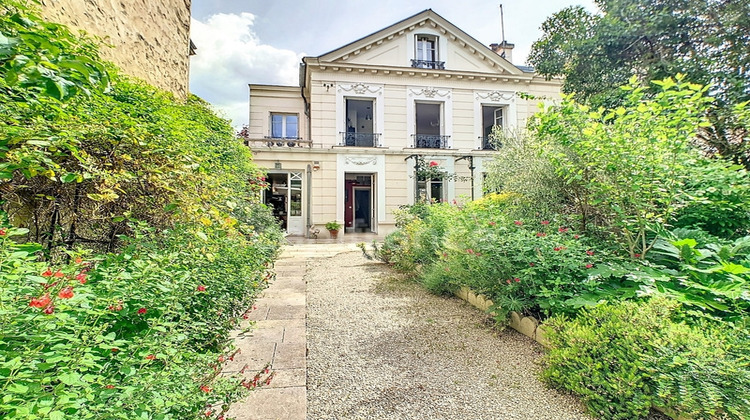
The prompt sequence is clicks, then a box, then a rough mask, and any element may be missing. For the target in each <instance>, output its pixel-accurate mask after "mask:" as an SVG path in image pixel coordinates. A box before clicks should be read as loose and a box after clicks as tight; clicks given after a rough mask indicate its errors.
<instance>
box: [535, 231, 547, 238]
mask: <svg viewBox="0 0 750 420" xmlns="http://www.w3.org/2000/svg"><path fill="white" fill-rule="evenodd" d="M536 236H537V238H544V237H545V236H547V234H546V233H544V232H537V233H536Z"/></svg>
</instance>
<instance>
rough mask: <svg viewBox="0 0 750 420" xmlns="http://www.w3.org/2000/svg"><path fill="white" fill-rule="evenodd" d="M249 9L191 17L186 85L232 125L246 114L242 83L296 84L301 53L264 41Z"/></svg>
mask: <svg viewBox="0 0 750 420" xmlns="http://www.w3.org/2000/svg"><path fill="white" fill-rule="evenodd" d="M254 21H255V16H254V15H253V14H251V13H240V14H225V13H220V14H215V15H213V16H210V17H209V18H208V19H206V20H205V22H201V21H198V20H196V19H193V20H192V23H191V25H192V27H191V30H190V37H191V39H192V40H193V42H194V43H195V45H196V46H197V48H198V49H197V55H195V56H193V57H192V58H191V62H190V91H191V92H192V93H194V94H196V95H198V96H200V97H202V98H203V99H205V100H207V101H208V102H210V103H211V104H213V105H214V106H215V107H216V108H217V109H218V110H219V111H221V112H222V113H223V114H224V116H225V117H226V118H229V119H231V120H232V125H234V126H235V127H239V126H241V125H243V124H247V122H248V121H247V120H248V88H247V85H248V83H263V84H275V85H291V86H296V85H297V84H298V80H299V78H298V72H299V63H300V61H301V59H302V57H303V54H297V53H295V52H294V51H290V50H283V49H278V48H275V47H272V46H270V45H264V44H263V42H262V40H261V39H259V38H258V36H257V35H256V34H255V32H254V30H253V23H254Z"/></svg>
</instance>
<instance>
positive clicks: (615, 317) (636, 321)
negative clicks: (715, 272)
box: [542, 298, 750, 419]
mask: <svg viewBox="0 0 750 420" xmlns="http://www.w3.org/2000/svg"><path fill="white" fill-rule="evenodd" d="M680 316H681V315H680V310H679V304H678V303H677V302H675V301H673V300H667V299H664V298H658V299H652V300H650V301H648V302H645V303H641V302H638V303H636V302H621V303H617V304H607V305H601V306H598V307H596V308H593V309H590V310H585V311H584V312H583V313H582V314H580V316H578V317H577V318H575V319H573V320H568V319H566V318H565V317H563V316H556V317H553V318H551V319H549V320H548V321H547V322H546V323H545V325H546V327H547V331H548V334H547V338H548V339H549V341H550V343H551V349H550V351H549V353H548V354H547V355H546V356H545V358H544V365H545V368H544V371H543V375H542V376H543V378H544V379H546V380H547V381H549V382H550V383H551V384H553V385H555V386H558V387H561V388H564V389H568V390H570V391H573V392H575V393H576V394H578V395H581V396H582V397H583V399H584V401H585V402H586V404H587V406H588V407H589V410H590V411H591V413H592V414H593V415H595V416H597V417H601V418H608V419H633V418H642V417H644V416H646V414H647V413H648V411H649V408H650V407H651V406H652V405H655V406H658V407H663V408H667V409H672V410H676V411H678V412H681V413H683V414H686V415H689V416H692V417H693V418H716V417H718V416H721V415H726V416H727V417H729V418H732V419H742V418H747V417H748V416H749V415H750V398H749V397H748V396H750V365H748V358H747V355H748V354H750V337H749V336H748V334H747V330H746V327H743V328H737V329H733V328H730V327H728V326H727V325H726V324H717V323H714V322H711V323H708V322H703V323H701V324H699V325H688V324H686V323H684V322H680V321H679V318H680Z"/></svg>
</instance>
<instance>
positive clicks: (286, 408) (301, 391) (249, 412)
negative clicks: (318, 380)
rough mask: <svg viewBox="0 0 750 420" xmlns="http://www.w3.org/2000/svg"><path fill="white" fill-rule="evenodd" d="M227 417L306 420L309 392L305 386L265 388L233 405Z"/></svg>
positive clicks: (259, 419)
mask: <svg viewBox="0 0 750 420" xmlns="http://www.w3.org/2000/svg"><path fill="white" fill-rule="evenodd" d="M271 383H273V382H271ZM227 415H228V416H230V417H236V418H237V419H254V420H264V419H283V420H304V419H305V417H306V416H307V390H306V389H305V387H304V386H295V387H287V388H271V387H268V388H266V387H263V388H260V389H257V390H255V391H253V392H251V393H250V395H249V396H248V397H247V398H246V399H245V400H243V401H241V402H239V403H235V404H233V405H232V407H231V408H230V409H229V412H228V413H227Z"/></svg>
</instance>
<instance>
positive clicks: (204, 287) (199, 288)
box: [198, 284, 206, 292]
mask: <svg viewBox="0 0 750 420" xmlns="http://www.w3.org/2000/svg"><path fill="white" fill-rule="evenodd" d="M198 291H199V292H205V291H206V286H204V285H202V284H201V285H200V286H198Z"/></svg>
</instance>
